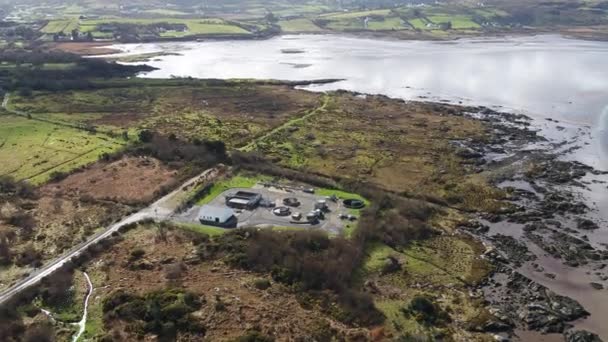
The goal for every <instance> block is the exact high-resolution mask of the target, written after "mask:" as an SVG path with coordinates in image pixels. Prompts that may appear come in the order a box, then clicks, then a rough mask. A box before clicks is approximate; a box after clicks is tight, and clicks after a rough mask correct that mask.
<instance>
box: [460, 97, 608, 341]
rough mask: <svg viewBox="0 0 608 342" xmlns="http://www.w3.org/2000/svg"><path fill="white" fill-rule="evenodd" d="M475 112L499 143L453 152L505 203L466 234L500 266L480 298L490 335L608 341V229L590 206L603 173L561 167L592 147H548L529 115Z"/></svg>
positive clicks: (553, 143) (465, 144)
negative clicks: (503, 197)
mask: <svg viewBox="0 0 608 342" xmlns="http://www.w3.org/2000/svg"><path fill="white" fill-rule="evenodd" d="M471 112H472V113H471V114H465V115H470V116H472V117H475V118H478V119H480V120H482V121H484V122H485V123H486V124H487V125H488V126H489V127H491V130H492V132H493V133H494V134H493V136H492V137H491V138H490V140H489V141H488V143H486V144H482V143H476V142H470V141H461V142H457V143H458V144H460V147H461V148H462V149H463V150H464V151H466V155H467V156H468V158H469V159H470V160H471V162H472V164H474V165H476V167H477V168H478V172H479V173H481V174H483V175H485V176H486V177H487V178H488V179H490V180H491V182H492V183H493V184H494V185H496V186H498V187H500V188H502V189H503V190H504V191H505V192H506V196H507V202H508V206H505V207H504V208H501V209H500V210H497V211H496V212H492V213H485V214H480V215H479V216H478V219H477V220H473V221H471V222H466V223H464V224H463V225H462V226H461V228H462V229H464V230H466V231H467V232H469V233H471V234H473V235H475V236H478V237H479V238H481V239H482V240H483V241H484V242H485V243H487V245H488V251H487V252H486V255H485V256H486V257H487V259H488V260H490V261H491V262H492V263H493V264H494V265H495V266H496V271H495V273H494V275H493V276H492V277H491V278H490V279H489V280H488V281H487V283H486V284H484V286H483V287H482V288H481V289H480V290H481V291H482V292H483V293H484V295H485V297H486V299H487V304H488V309H489V311H490V312H491V313H492V314H493V315H494V317H495V318H496V321H495V322H494V321H491V322H490V323H488V325H487V326H486V327H485V329H486V330H487V331H494V332H500V333H501V335H503V336H504V337H507V336H508V337H512V338H515V339H517V340H522V341H525V340H530V339H534V340H537V339H538V336H540V335H534V334H532V335H530V333H528V331H537V332H540V333H541V334H543V336H548V338H547V339H543V340H547V341H552V340H566V341H597V340H599V338H600V337H603V338H604V339H605V338H607V337H608V329H607V328H606V326H605V324H604V323H603V322H602V321H603V317H605V315H606V314H608V292H606V290H605V288H606V287H607V286H608V282H607V281H608V270H606V266H607V263H608V249H607V248H606V246H607V245H606V242H608V240H607V239H606V238H605V237H606V228H607V227H606V220H605V217H603V215H604V214H603V213H602V207H601V206H598V202H597V201H594V200H592V199H590V198H589V197H587V195H588V194H589V192H590V188H592V187H595V188H597V186H598V185H599V186H601V185H604V182H605V180H604V178H605V177H606V174H607V173H606V172H605V171H599V170H596V169H594V168H593V167H591V166H588V165H585V164H583V163H581V162H578V161H574V160H568V159H569V158H566V157H565V156H567V155H568V154H569V153H572V151H575V150H577V149H578V148H580V145H583V144H585V143H586V142H583V141H578V140H577V139H573V140H570V141H557V140H555V139H547V138H544V137H543V135H541V134H539V131H538V130H536V129H534V124H533V121H532V120H531V119H529V118H527V117H525V116H523V115H513V114H504V113H498V112H495V111H493V110H490V109H483V108H475V110H472V111H471ZM554 125H555V126H556V127H558V126H559V124H558V123H557V122H554ZM581 136H583V135H581ZM601 200H602V199H601V198H600V204H601V203H603V202H601ZM573 328H574V329H573ZM584 329H587V330H589V331H585V330H584ZM546 334H550V335H546ZM553 334H559V335H553ZM595 334H597V335H595ZM598 335H599V336H598ZM554 337H555V338H554Z"/></svg>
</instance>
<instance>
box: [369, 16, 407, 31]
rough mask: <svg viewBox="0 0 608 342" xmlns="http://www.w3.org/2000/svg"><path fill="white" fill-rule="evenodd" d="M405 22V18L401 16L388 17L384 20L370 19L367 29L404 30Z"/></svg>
mask: <svg viewBox="0 0 608 342" xmlns="http://www.w3.org/2000/svg"><path fill="white" fill-rule="evenodd" d="M403 24H404V23H403V20H401V19H400V18H396V17H388V18H385V19H384V20H370V21H369V22H368V24H367V29H368V30H373V31H387V30H402V29H404V28H405V27H404V25H403Z"/></svg>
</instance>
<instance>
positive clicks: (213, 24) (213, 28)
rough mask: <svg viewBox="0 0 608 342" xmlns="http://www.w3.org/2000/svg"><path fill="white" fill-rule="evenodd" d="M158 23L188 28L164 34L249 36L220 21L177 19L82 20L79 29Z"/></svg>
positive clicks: (88, 29) (236, 27)
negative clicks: (110, 25)
mask: <svg viewBox="0 0 608 342" xmlns="http://www.w3.org/2000/svg"><path fill="white" fill-rule="evenodd" d="M159 23H169V24H183V25H186V26H187V27H188V30H187V31H184V32H174V31H168V32H165V34H166V35H169V34H176V35H179V34H182V35H205V34H250V32H249V31H247V30H245V29H243V28H241V27H238V26H236V25H233V24H230V23H229V22H226V21H224V20H222V19H179V18H158V19H136V18H115V19H113V18H108V19H91V20H83V21H81V23H80V26H79V29H80V30H81V31H83V32H89V31H98V30H97V28H98V26H99V25H101V24H134V25H152V24H159Z"/></svg>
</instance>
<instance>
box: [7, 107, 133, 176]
mask: <svg viewBox="0 0 608 342" xmlns="http://www.w3.org/2000/svg"><path fill="white" fill-rule="evenodd" d="M121 147H122V144H121V142H119V141H117V140H115V139H112V138H109V137H107V136H104V135H93V134H91V133H88V132H84V131H80V130H76V129H72V128H67V127H62V126H58V125H54V124H49V123H46V122H40V121H36V120H28V119H26V118H22V117H16V116H10V115H0V160H2V161H3V162H2V165H0V175H10V176H13V177H15V178H16V179H27V180H29V181H30V182H32V183H35V184H40V183H43V182H45V181H46V180H48V179H49V176H50V175H51V174H52V173H53V172H66V171H70V170H72V169H74V168H77V167H80V166H82V165H86V164H89V163H92V162H95V161H97V159H98V158H99V155H101V154H102V153H104V152H113V151H116V150H118V149H120V148H121Z"/></svg>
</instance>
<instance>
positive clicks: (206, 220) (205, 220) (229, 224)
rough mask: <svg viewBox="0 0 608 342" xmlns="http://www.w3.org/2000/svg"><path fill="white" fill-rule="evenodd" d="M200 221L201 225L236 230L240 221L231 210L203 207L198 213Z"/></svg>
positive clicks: (209, 206)
mask: <svg viewBox="0 0 608 342" xmlns="http://www.w3.org/2000/svg"><path fill="white" fill-rule="evenodd" d="M198 220H199V222H200V223H201V224H206V225H210V226H217V227H224V228H235V227H236V224H237V223H238V219H237V218H236V216H235V215H234V211H233V210H232V209H230V208H224V207H216V206H212V205H203V206H202V207H201V209H200V210H199V212H198Z"/></svg>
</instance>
